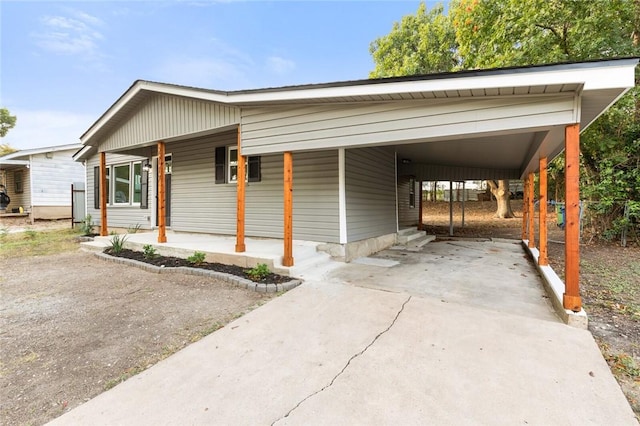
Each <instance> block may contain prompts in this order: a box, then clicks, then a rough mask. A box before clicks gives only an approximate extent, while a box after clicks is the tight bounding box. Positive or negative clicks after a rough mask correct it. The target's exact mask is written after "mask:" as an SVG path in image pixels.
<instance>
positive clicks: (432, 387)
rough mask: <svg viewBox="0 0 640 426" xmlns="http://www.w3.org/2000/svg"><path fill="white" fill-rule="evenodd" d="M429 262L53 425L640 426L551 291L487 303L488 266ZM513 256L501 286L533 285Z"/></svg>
mask: <svg viewBox="0 0 640 426" xmlns="http://www.w3.org/2000/svg"><path fill="white" fill-rule="evenodd" d="M465 244H467V243H465ZM430 245H431V244H430ZM443 247H444V246H441V247H438V246H436V245H433V246H432V247H431V250H436V249H437V250H440V249H442V250H445V249H446V250H449V249H450V247H444V248H443ZM452 247H454V246H452ZM494 248H496V247H494ZM467 249H470V250H471V251H470V252H468V251H466V250H467ZM485 249H486V247H485V248H480V246H475V245H474V244H473V243H471V246H467V247H466V248H465V249H464V251H463V252H460V251H459V252H458V254H461V255H462V254H464V255H465V256H466V255H468V254H469V253H474V252H477V257H480V254H479V253H481V252H482V251H483V250H485ZM446 250H445V251H446ZM393 253H396V254H393ZM427 253H428V251H427V249H426V248H425V251H424V252H423V253H417V254H413V253H411V254H405V255H402V254H401V251H391V252H383V253H382V254H380V255H379V256H376V257H375V258H374V260H372V259H364V260H361V261H359V262H361V263H376V262H382V261H394V259H392V258H393V257H394V256H399V257H407V259H411V260H409V261H407V262H406V263H405V264H397V265H395V266H389V265H384V266H380V265H378V266H375V265H364V264H352V265H344V266H341V267H338V268H337V269H335V270H334V271H333V272H331V273H330V274H328V275H327V276H324V277H322V278H323V279H322V280H320V279H318V280H311V279H308V281H307V282H306V283H305V284H303V285H302V286H300V287H298V288H296V289H294V290H291V291H290V292H288V293H286V294H284V295H283V296H281V297H279V298H277V299H275V300H273V301H271V302H269V303H268V304H267V305H265V306H262V307H261V308H259V309H256V310H254V311H252V312H251V313H249V314H247V315H246V316H244V317H242V318H239V319H238V320H236V321H235V322H233V323H231V324H229V325H228V326H227V327H225V328H223V329H221V330H219V331H217V332H215V333H214V334H212V335H210V336H208V337H207V338H205V339H203V340H201V341H199V342H197V343H195V344H193V345H191V346H189V347H187V348H186V349H184V350H182V351H180V352H179V353H177V354H175V355H173V356H172V357H170V358H168V359H166V360H165V361H163V362H161V363H159V364H157V365H155V366H154V367H152V368H150V369H148V370H147V371H145V372H143V373H142V374H140V375H138V376H135V377H133V378H131V379H129V380H128V381H126V382H124V383H123V384H121V385H119V386H117V387H115V388H114V389H112V390H110V391H108V392H105V393H103V394H102V395H100V396H98V397H96V398H95V399H93V400H91V401H89V402H87V403H86V404H84V405H82V406H80V407H78V408H76V409H75V410H72V411H70V412H69V413H67V414H65V415H64V416H62V417H60V418H58V419H56V420H54V421H53V422H52V423H51V424H55V425H71V424H73V425H75V424H92V425H99V424H105V425H107V424H108V425H113V424H130V425H140V424H154V425H157V424H176V425H178V424H179V425H184V424H234V425H235V424H238V425H243V424H246V425H263V424H264V425H271V424H278V425H280V424H295V425H301V424H305V425H306V424H327V425H329V424H331V425H336V424H337V425H340V424H344V425H354V424H362V425H365V424H366V425H371V424H394V425H395V424H456V425H458V424H491V425H496V424H498V425H502V424H504V425H513V424H539V425H548V424H567V425H572V424H575V425H584V424H615V425H637V424H638V423H637V422H636V420H635V418H634V415H633V412H632V411H631V408H630V407H629V404H628V403H627V401H626V399H625V398H624V395H623V394H622V391H621V390H620V388H619V386H618V385H617V383H616V381H615V379H614V378H613V376H612V375H611V373H610V371H609V368H608V366H607V364H606V363H605V361H604V359H603V358H602V356H601V354H600V351H599V350H598V347H597V346H596V344H595V342H594V340H593V338H592V336H591V334H590V333H589V332H588V331H585V330H580V329H576V328H572V327H568V326H566V325H565V324H563V323H561V322H560V321H559V320H557V319H555V318H554V317H553V313H552V311H551V307H550V306H549V304H548V302H547V300H546V299H545V298H544V297H543V296H544V294H543V293H542V290H541V288H540V289H537V290H535V289H528V290H523V291H522V294H523V296H522V297H523V298H524V299H523V300H524V302H522V301H519V302H513V303H512V302H511V300H512V299H509V298H507V299H506V303H503V301H491V303H489V302H490V299H491V297H487V298H486V300H485V301H484V302H477V298H476V297H475V293H477V292H480V293H482V292H483V291H485V290H482V289H480V288H477V287H478V284H474V283H477V282H480V277H479V274H480V272H479V271H487V270H488V269H489V270H491V269H492V268H486V267H484V266H485V265H484V262H487V261H488V260H487V259H486V258H485V256H482V257H483V258H484V261H481V259H477V260H478V264H477V265H476V266H477V267H478V269H468V268H467V269H465V270H464V271H461V270H458V268H449V269H447V270H448V272H447V270H440V269H439V268H438V267H437V265H438V264H439V263H440V262H433V263H430V264H429V265H430V266H425V265H426V263H425V264H422V263H420V262H416V263H411V262H413V260H415V259H420V256H423V255H426V254H427ZM453 253H454V254H455V247H454V252H453ZM515 253H517V251H516V252H515ZM522 254H524V253H522ZM414 255H415V256H414ZM434 255H435V254H434ZM438 256H445V257H446V254H444V253H440V254H438ZM509 256H510V255H509ZM509 256H507V258H509V259H511V260H509V262H511V265H507V264H505V265H503V266H504V267H505V268H506V269H503V270H502V272H501V273H497V275H495V277H494V279H493V281H494V283H495V282H496V281H498V282H507V281H510V280H508V279H506V276H505V274H506V272H505V271H506V270H510V266H514V264H515V263H518V266H517V267H516V271H515V272H514V274H516V275H517V274H525V275H527V277H522V278H528V277H529V275H528V274H529V273H530V272H531V271H533V269H532V268H533V267H532V266H531V265H528V266H527V261H526V259H524V258H522V257H521V256H520V257H514V258H510V257H509ZM516 258H517V259H518V260H517V261H516V260H514V259H516ZM375 259H378V260H375ZM519 259H523V260H522V263H520V260H519ZM471 263H473V262H471ZM442 265H443V268H445V269H446V268H447V264H446V262H442ZM480 265H482V266H483V267H481V268H480V267H479V266H480ZM449 266H450V265H449ZM394 268H395V269H396V273H395V274H394V273H389V274H387V273H388V272H391V271H392V270H393V269H394ZM411 268H422V269H423V275H422V278H421V279H418V280H417V281H416V282H415V283H414V285H408V284H407V280H408V279H409V278H408V276H407V275H406V270H411ZM405 269H406V270H405ZM424 269H427V270H426V271H425V270H424ZM465 271H466V274H464V275H465V277H464V279H461V280H460V281H456V280H454V279H450V278H446V277H451V276H458V275H460V274H463V273H464V272H465ZM492 273H493V272H492ZM441 274H442V275H441ZM408 275H409V277H410V276H412V274H411V273H409V274H408ZM443 276H444V277H445V278H443ZM534 276H535V275H534ZM394 277H396V278H394ZM521 281H522V280H516V281H513V282H512V283H511V286H512V287H513V286H518V285H521ZM534 281H535V280H534ZM367 282H368V284H366V283H367ZM427 282H429V283H431V284H429V285H416V283H418V284H420V283H427ZM437 282H440V286H438V285H436V284H437ZM463 282H468V283H469V284H467V285H464V284H463ZM495 285H497V284H495ZM532 285H533V284H532ZM443 286H444V287H443ZM374 287H375V288H374ZM534 287H535V285H534ZM456 288H457V289H458V290H459V291H457V292H456V291H454V290H455V289H456ZM528 293H531V294H530V295H529V297H530V298H531V300H528V299H526V296H525V294H528ZM510 294H514V292H511V293H510ZM515 294H520V292H516V293H515ZM516 299H517V298H516ZM465 300H467V301H472V302H470V303H466V302H465ZM474 300H476V302H473V301H474ZM521 302H522V303H526V304H529V305H534V306H526V307H527V309H523V305H522V304H521ZM492 304H493V306H492ZM535 305H538V306H535ZM505 306H506V308H505Z"/></svg>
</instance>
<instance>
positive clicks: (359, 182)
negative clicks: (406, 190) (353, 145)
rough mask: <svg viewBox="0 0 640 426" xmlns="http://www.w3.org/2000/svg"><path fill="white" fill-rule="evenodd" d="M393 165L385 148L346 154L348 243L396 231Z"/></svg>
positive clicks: (391, 155) (366, 149)
mask: <svg viewBox="0 0 640 426" xmlns="http://www.w3.org/2000/svg"><path fill="white" fill-rule="evenodd" d="M395 161H396V160H395V154H394V152H393V151H392V150H391V149H388V148H358V149H348V150H346V151H345V192H346V212H347V240H348V242H352V241H358V240H362V239H365V238H372V237H378V236H380V235H386V234H390V233H393V232H396V231H397V223H396V175H395V173H396V169H395Z"/></svg>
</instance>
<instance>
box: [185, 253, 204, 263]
mask: <svg viewBox="0 0 640 426" xmlns="http://www.w3.org/2000/svg"><path fill="white" fill-rule="evenodd" d="M205 257H206V255H205V254H204V253H203V252H201V251H197V252H195V253H193V254H192V255H191V256H189V257H187V262H189V263H190V264H192V265H196V266H197V265H201V264H203V263H204V258H205Z"/></svg>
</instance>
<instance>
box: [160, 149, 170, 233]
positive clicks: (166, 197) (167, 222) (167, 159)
mask: <svg viewBox="0 0 640 426" xmlns="http://www.w3.org/2000/svg"><path fill="white" fill-rule="evenodd" d="M172 169H173V168H172V164H171V154H167V155H165V156H164V202H165V207H166V208H165V218H164V224H165V226H171V171H172ZM156 170H157V169H156ZM157 181H158V174H157V173H156V182H157ZM159 212H160V209H159V208H158V185H156V226H158V222H159V221H158V213H159Z"/></svg>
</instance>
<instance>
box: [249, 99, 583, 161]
mask: <svg viewBox="0 0 640 426" xmlns="http://www.w3.org/2000/svg"><path fill="white" fill-rule="evenodd" d="M573 104H574V97H573V95H571V94H568V95H565V94H562V95H558V96H557V97H556V98H554V99H550V97H549V96H527V97H513V98H491V99H471V100H467V101H465V102H460V101H459V100H431V101H415V102H411V101H408V102H378V103H364V104H331V105H310V106H300V107H298V108H291V107H244V108H243V110H242V132H243V133H242V134H243V141H244V146H245V150H246V151H245V152H246V153H248V154H250V155H251V154H258V153H269V152H282V151H296V150H305V149H307V150H308V149H325V148H340V147H357V146H371V145H387V144H391V143H397V142H399V141H420V140H428V139H434V138H443V137H447V136H451V135H464V134H472V133H490V132H498V131H501V130H504V129H507V128H508V129H517V128H529V127H531V126H532V125H533V122H532V120H531V116H532V115H535V125H536V126H541V125H555V124H566V123H569V122H572V120H573Z"/></svg>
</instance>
